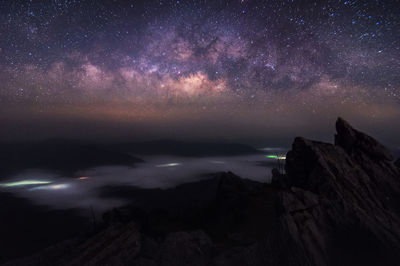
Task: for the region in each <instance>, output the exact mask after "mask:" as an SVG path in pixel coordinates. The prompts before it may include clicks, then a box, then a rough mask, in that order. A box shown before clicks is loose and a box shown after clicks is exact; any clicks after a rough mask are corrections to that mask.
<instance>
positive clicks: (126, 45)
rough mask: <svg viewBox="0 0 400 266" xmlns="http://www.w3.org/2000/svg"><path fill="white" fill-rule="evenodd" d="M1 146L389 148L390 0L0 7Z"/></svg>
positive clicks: (397, 86)
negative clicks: (166, 141) (346, 131)
mask: <svg viewBox="0 0 400 266" xmlns="http://www.w3.org/2000/svg"><path fill="white" fill-rule="evenodd" d="M0 105H1V106H0V125H1V130H0V138H2V139H3V140H8V139H41V138H48V137H72V138H91V139H96V138H98V139H121V140H122V139H124V140H125V139H132V140H139V139H160V138H173V139H182V138H183V139H214V140H235V141H236V140H238V141H244V142H249V143H261V142H264V143H266V142H270V143H276V144H278V143H279V144H280V143H283V144H287V143H290V142H291V140H292V138H293V137H294V136H297V135H304V136H306V137H310V138H320V139H328V140H331V136H332V134H333V133H332V132H333V123H334V121H335V118H336V117H337V116H343V117H344V118H345V119H348V120H349V121H350V122H351V123H352V124H354V125H355V126H357V127H359V128H361V129H363V130H365V131H367V132H368V133H371V134H374V135H375V136H377V137H378V138H379V139H381V140H382V141H383V142H384V143H385V144H388V145H391V146H394V147H396V146H400V2H399V1H379V0H376V1H372V0H370V1H356V0H353V1H343V0H342V1H341V0H339V1H298V0H290V1H254V0H242V1H240V0H232V1H219V0H214V1H211V0H209V1H206V0H203V1H189V0H180V1H177V0H175V1H166V0H165V1H151V0H148V1H118V0H114V1H94V0H91V1H78V0H77V1H56V0H54V1H12V0H9V1H0Z"/></svg>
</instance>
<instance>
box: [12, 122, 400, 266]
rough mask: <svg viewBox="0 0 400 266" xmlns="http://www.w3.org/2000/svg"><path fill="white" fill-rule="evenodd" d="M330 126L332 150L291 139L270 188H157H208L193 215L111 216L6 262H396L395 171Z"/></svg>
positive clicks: (367, 141) (236, 184) (233, 183)
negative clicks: (88, 230) (90, 229)
mask: <svg viewBox="0 0 400 266" xmlns="http://www.w3.org/2000/svg"><path fill="white" fill-rule="evenodd" d="M336 129H337V134H336V136H335V144H328V143H323V142H318V141H311V140H307V139H304V138H301V137H298V138H296V139H295V141H294V143H293V146H292V150H291V151H289V152H288V154H287V159H286V166H285V168H286V174H282V173H280V172H279V171H277V170H274V171H273V175H274V177H273V184H272V186H270V185H268V184H261V183H257V182H252V181H248V180H243V179H240V178H239V177H237V176H235V175H234V174H233V173H230V172H228V173H222V174H218V175H217V176H216V177H215V179H214V181H213V182H210V181H206V182H205V181H200V182H198V183H193V184H191V185H189V186H188V185H185V186H182V187H177V188H175V189H172V190H170V191H165V192H161V191H159V192H158V193H164V194H165V195H169V194H168V193H174V191H175V192H176V193H178V192H179V193H178V194H179V195H182V196H184V195H185V191H186V193H192V191H193V188H194V186H199V188H201V189H203V190H204V189H205V185H207V186H209V188H210V189H211V188H212V189H213V190H212V191H214V192H213V193H211V194H209V195H211V199H210V200H205V201H203V200H202V201H201V202H203V204H204V205H203V206H197V207H195V206H192V207H190V208H189V209H175V210H174V209H171V208H164V209H163V210H159V211H157V210H154V206H153V210H152V211H148V210H140V209H139V210H138V209H137V206H136V207H135V208H133V207H127V209H119V210H114V211H112V212H109V213H107V214H105V215H104V218H105V224H104V226H103V228H102V229H99V230H98V231H97V232H96V233H94V234H91V235H89V236H86V237H83V238H81V239H76V240H71V241H67V242H65V243H63V244H60V245H59V246H55V247H51V248H49V249H47V250H45V251H43V252H41V253H39V254H37V255H35V256H32V257H29V258H26V259H21V260H17V261H13V262H10V264H8V265H24V266H25V265H141V266H153V265H163V266H164V265H165V266H170V265H177V266H180V265H182V266H183V265H196V266H203V265H204V266H206V265H215V266H225V265H230V266H232V265H237V266H250V265H252V266H258V265H260V266H261V265H275V266H278V265H287V266H289V265H290V266H292V265H293V266H294V265H304V266H306V265H307V266H314V265H315V266H316V265H318V266H335V265H338V266H339V265H398V262H399V261H400V218H399V213H400V212H399V210H400V208H399V195H400V169H399V168H398V167H396V166H395V165H394V162H393V158H392V156H391V155H390V153H389V152H388V150H387V149H386V148H385V147H383V146H382V145H381V144H379V143H378V142H377V141H376V140H374V139H373V138H371V137H369V136H367V135H365V134H364V133H361V132H359V131H357V130H355V129H353V128H352V127H351V126H350V125H349V124H348V123H347V122H346V121H344V120H343V119H340V118H339V119H338V121H337V123H336ZM215 181H216V182H215ZM215 184H217V185H215ZM137 192H139V191H137ZM141 193H146V192H145V191H142V192H141ZM151 193H153V194H152V195H153V196H154V195H155V191H152V192H151ZM178 194H176V195H178ZM157 198H158V197H157V196H154V198H153V199H157ZM164 198H165V197H164ZM184 198H185V197H183V200H184ZM148 199H149V200H150V198H148ZM158 199H160V198H158ZM161 199H163V197H161ZM160 206H164V205H163V204H160ZM165 206H166V205H165ZM176 206H178V205H176ZM181 206H183V205H181ZM177 208H179V207H177Z"/></svg>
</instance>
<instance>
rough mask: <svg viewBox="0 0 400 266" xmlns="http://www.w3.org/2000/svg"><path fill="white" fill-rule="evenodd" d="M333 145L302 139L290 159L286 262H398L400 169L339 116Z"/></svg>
mask: <svg viewBox="0 0 400 266" xmlns="http://www.w3.org/2000/svg"><path fill="white" fill-rule="evenodd" d="M336 130H337V134H336V136H335V144H334V145H332V144H327V143H322V142H317V141H311V140H307V139H304V138H300V137H298V138H296V139H295V141H294V143H293V146H292V150H291V151H290V152H288V154H287V157H286V158H287V159H286V167H285V168H286V175H285V176H283V177H281V178H283V179H284V182H283V184H285V185H284V186H285V187H284V189H285V191H282V192H281V193H280V200H279V203H278V206H279V209H280V215H279V220H280V221H279V223H278V226H277V228H278V233H277V234H276V235H275V239H276V240H278V242H275V244H276V243H279V244H278V245H275V247H272V248H271V249H272V250H271V252H282V249H284V248H285V247H286V248H287V247H290V254H287V257H286V259H284V260H283V261H280V262H278V263H277V261H271V263H272V264H279V265H282V264H285V265H397V264H398V261H399V259H400V257H399V254H400V219H399V212H398V210H399V208H398V207H399V206H398V204H399V195H400V171H399V169H398V168H397V167H396V166H395V165H394V163H393V161H392V160H393V158H392V156H391V154H390V152H389V151H388V150H387V149H386V148H385V147H383V146H382V145H381V144H380V143H378V142H377V141H376V140H374V139H373V138H372V137H370V136H368V135H365V134H363V133H361V132H359V131H357V130H355V129H353V128H352V127H351V126H350V125H349V124H348V123H347V122H346V121H344V120H343V119H341V118H339V119H338V120H337V122H336Z"/></svg>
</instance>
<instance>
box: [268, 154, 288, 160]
mask: <svg viewBox="0 0 400 266" xmlns="http://www.w3.org/2000/svg"><path fill="white" fill-rule="evenodd" d="M266 157H267V158H271V159H278V160H286V156H285V155H283V156H278V155H266Z"/></svg>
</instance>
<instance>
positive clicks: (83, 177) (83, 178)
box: [79, 176, 89, 180]
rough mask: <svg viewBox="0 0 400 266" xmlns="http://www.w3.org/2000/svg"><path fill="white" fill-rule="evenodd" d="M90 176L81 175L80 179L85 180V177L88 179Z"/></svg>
mask: <svg viewBox="0 0 400 266" xmlns="http://www.w3.org/2000/svg"><path fill="white" fill-rule="evenodd" d="M88 178H89V177H87V176H81V177H79V179H80V180H85V179H88Z"/></svg>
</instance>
